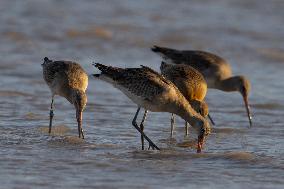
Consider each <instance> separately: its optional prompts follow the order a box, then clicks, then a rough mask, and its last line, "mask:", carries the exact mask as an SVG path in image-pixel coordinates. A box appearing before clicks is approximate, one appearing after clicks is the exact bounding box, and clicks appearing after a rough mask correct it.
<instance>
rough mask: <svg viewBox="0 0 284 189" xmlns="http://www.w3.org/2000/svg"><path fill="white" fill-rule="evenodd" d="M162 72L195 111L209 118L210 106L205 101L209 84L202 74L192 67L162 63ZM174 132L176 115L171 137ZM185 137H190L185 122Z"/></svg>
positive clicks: (172, 118) (172, 120) (172, 124)
mask: <svg viewBox="0 0 284 189" xmlns="http://www.w3.org/2000/svg"><path fill="white" fill-rule="evenodd" d="M160 70H161V73H162V75H163V76H165V77H166V78H167V79H168V80H170V81H171V82H173V83H174V84H175V85H176V86H177V88H178V89H179V90H180V92H181V93H182V94H183V96H184V97H185V98H186V99H187V100H188V102H189V103H190V105H191V106H192V107H193V109H194V110H195V111H196V112H198V113H200V114H201V115H202V116H203V117H206V116H208V117H209V119H210V120H211V122H212V124H214V122H213V120H212V119H211V118H210V116H209V114H208V105H207V103H206V102H205V101H204V98H205V96H206V93H207V84H206V81H205V79H204V78H203V76H202V74H201V73H200V72H198V71H197V70H196V69H194V68H192V67H191V66H188V65H184V64H179V65H174V64H167V63H165V62H162V63H161V66H160ZM173 130H174V114H172V117H171V136H173ZM185 135H186V136H187V135H188V123H187V122H185Z"/></svg>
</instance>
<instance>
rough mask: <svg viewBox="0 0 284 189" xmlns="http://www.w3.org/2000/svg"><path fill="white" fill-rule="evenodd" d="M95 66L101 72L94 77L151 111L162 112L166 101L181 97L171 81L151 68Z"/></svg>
mask: <svg viewBox="0 0 284 189" xmlns="http://www.w3.org/2000/svg"><path fill="white" fill-rule="evenodd" d="M95 66H96V67H97V68H98V69H99V70H101V71H102V72H101V74H99V75H95V76H96V77H99V78H100V79H102V80H105V81H107V82H109V83H112V84H113V85H114V86H115V87H117V88H118V89H120V90H121V91H122V92H124V93H125V94H126V95H127V96H128V97H129V98H130V99H131V100H132V101H134V102H135V103H137V104H139V105H140V106H142V107H144V108H146V109H149V110H151V111H163V110H164V108H163V104H166V103H167V101H168V99H172V98H177V96H178V95H181V93H180V92H179V90H178V89H177V88H176V87H175V85H174V84H173V83H172V82H171V81H169V80H167V79H166V78H164V77H163V76H162V75H160V74H159V73H157V72H156V71H154V70H152V69H151V68H148V67H145V66H142V67H141V68H126V69H122V68H116V67H111V66H105V65H102V64H96V65H95ZM181 96H182V95H181ZM183 98H184V97H183Z"/></svg>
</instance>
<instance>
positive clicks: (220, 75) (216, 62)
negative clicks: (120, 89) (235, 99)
mask: <svg viewBox="0 0 284 189" xmlns="http://www.w3.org/2000/svg"><path fill="white" fill-rule="evenodd" d="M152 51H153V52H155V53H158V54H160V55H161V56H162V58H163V59H164V60H165V61H166V62H167V63H173V64H186V65H190V66H192V67H193V68H195V69H197V70H198V71H199V72H200V73H202V75H203V76H204V78H205V80H206V82H207V85H208V88H214V89H219V90H222V91H226V92H232V91H238V92H240V93H241V95H242V96H243V100H244V103H245V107H246V110H247V115H248V119H249V123H250V126H251V125H252V118H251V114H250V108H249V104H248V95H249V92H250V82H249V80H248V79H247V78H246V77H244V76H232V70H231V67H230V65H229V63H228V62H227V61H226V60H224V59H223V58H221V57H219V56H217V55H215V54H212V53H209V52H205V51H195V50H176V49H170V48H165V47H159V46H154V47H153V48H152Z"/></svg>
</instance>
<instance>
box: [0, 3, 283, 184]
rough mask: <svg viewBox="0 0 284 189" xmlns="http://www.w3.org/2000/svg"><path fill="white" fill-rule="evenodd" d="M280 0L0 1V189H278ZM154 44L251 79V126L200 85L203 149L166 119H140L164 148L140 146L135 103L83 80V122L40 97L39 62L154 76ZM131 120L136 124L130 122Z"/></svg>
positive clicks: (235, 99) (235, 102)
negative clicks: (211, 57)
mask: <svg viewBox="0 0 284 189" xmlns="http://www.w3.org/2000/svg"><path fill="white" fill-rule="evenodd" d="M283 8H284V3H283V2H282V1H269V2H266V1H256V0H255V1H245V0H243V1H239V0H238V1H237V0H236V1H222V0H220V1H218V2H214V3H213V2H212V1H202V2H201V1H175V2H172V1H170V0H168V1H155V2H153V3H151V4H150V2H148V1H147V2H146V1H145V2H142V1H141V2H140V1H139V2H138V1H126V0H122V1H47V0H44V1H40V2H39V1H34V0H26V1H9V0H1V1H0V23H1V26H0V55H1V62H0V80H1V82H0V104H1V108H0V129H1V132H0V183H1V187H0V188H134V187H135V188H189V187H191V188H228V187H230V188H241V187H242V188H248V187H249V188H283V184H284V182H283V177H284V176H283V169H284V164H283V162H284V161H283V155H284V154H283V152H284V150H283V149H284V147H283V143H284V130H283V113H284V100H283V94H284V89H283V88H284V86H283V85H284V84H283V79H282V78H283V70H284V64H283V62H284V56H283V54H284V49H283V39H284V33H283V31H284V26H283V21H284V20H283V18H284V13H283ZM153 44H159V45H164V46H171V47H174V48H180V49H201V50H207V51H211V52H214V53H217V54H220V55H222V56H223V57H225V58H226V59H227V60H228V61H229V62H230V63H231V65H232V67H233V70H234V72H235V74H244V75H247V76H248V77H249V78H250V80H251V83H252V92H251V95H250V103H251V106H252V111H253V127H252V128H251V129H248V121H247V118H246V113H245V109H244V107H243V102H242V101H241V100H242V99H241V97H240V95H239V94H237V93H236V94H235V93H223V92H220V91H216V90H209V92H208V95H207V101H208V102H209V105H210V110H211V115H212V117H213V118H214V120H215V122H216V124H217V125H216V127H214V129H213V132H212V134H211V135H210V137H209V138H208V141H207V143H206V147H205V150H204V153H202V154H196V153H195V149H194V148H193V146H194V139H195V138H196V134H195V133H194V131H191V135H190V137H189V138H184V136H183V127H182V126H183V121H182V120H180V119H178V120H177V125H178V126H177V129H176V133H175V139H174V140H170V139H169V128H170V120H169V119H170V117H169V114H168V113H149V117H148V119H147V122H146V125H145V127H146V133H147V134H148V136H149V137H150V138H152V140H153V141H155V143H156V144H157V145H158V146H159V147H161V148H162V150H161V151H160V152H157V151H141V150H140V138H139V135H138V133H137V132H136V130H135V129H134V128H133V127H132V126H131V120H132V118H133V116H134V113H135V110H136V106H135V105H134V104H133V103H132V102H131V101H130V100H129V99H128V98H127V97H125V96H124V95H123V94H122V93H121V92H120V91H118V90H116V89H114V88H112V86H110V85H108V84H106V83H103V82H101V81H98V80H95V79H92V78H90V82H89V88H88V100H89V103H88V106H87V108H86V110H85V112H84V120H83V124H84V125H83V127H84V130H85V135H86V139H85V140H80V139H78V138H77V127H76V121H75V112H74V108H73V107H72V105H70V104H69V103H68V102H67V101H66V100H65V99H63V98H61V97H57V98H56V99H55V108H56V109H55V120H54V124H55V127H54V130H53V132H52V134H51V136H49V135H48V133H47V127H48V116H49V104H50V92H49V89H48V87H47V86H46V85H45V83H44V81H43V79H42V68H41V66H40V64H41V63H42V59H43V57H44V56H48V57H50V58H52V59H68V60H75V61H78V62H80V63H81V64H82V66H83V67H84V68H85V69H86V71H87V72H88V73H89V74H91V73H93V72H95V69H94V68H93V67H92V66H91V63H92V62H93V61H95V62H101V63H105V64H112V65H115V66H122V67H135V66H139V65H140V64H144V65H148V66H151V67H153V68H154V69H156V70H158V67H159V63H160V58H159V57H158V56H157V55H155V54H153V53H152V52H151V51H150V50H149V47H151V46H152V45H153ZM140 119H141V118H140Z"/></svg>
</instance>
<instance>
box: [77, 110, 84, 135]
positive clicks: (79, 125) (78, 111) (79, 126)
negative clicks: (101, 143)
mask: <svg viewBox="0 0 284 189" xmlns="http://www.w3.org/2000/svg"><path fill="white" fill-rule="evenodd" d="M82 117H83V113H82V110H76V118H77V123H78V133H79V138H81V135H82V139H84V138H85V136H84V132H83V128H82Z"/></svg>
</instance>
